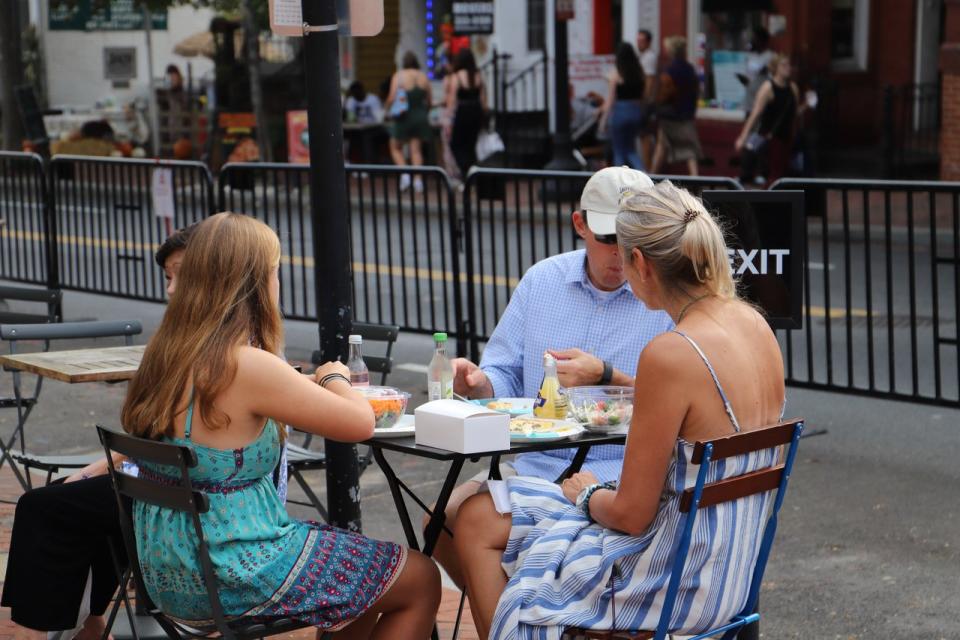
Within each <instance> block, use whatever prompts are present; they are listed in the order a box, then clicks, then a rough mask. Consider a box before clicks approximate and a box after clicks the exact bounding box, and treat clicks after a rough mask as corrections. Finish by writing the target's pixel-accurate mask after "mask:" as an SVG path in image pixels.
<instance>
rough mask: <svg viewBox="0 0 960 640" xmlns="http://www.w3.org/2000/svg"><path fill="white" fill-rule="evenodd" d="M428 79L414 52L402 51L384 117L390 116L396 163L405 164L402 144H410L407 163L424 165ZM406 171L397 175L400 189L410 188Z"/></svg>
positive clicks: (419, 187) (430, 132) (418, 185)
mask: <svg viewBox="0 0 960 640" xmlns="http://www.w3.org/2000/svg"><path fill="white" fill-rule="evenodd" d="M430 102H431V94H430V79H429V78H427V74H425V73H424V72H423V71H421V70H420V61H419V60H418V59H417V54H415V53H414V52H412V51H407V52H406V53H405V54H403V63H402V65H401V68H400V69H399V70H398V71H397V72H396V73H394V74H393V77H392V78H391V79H390V93H389V94H388V95H387V100H386V104H385V105H384V106H385V108H386V113H387V117H388V118H389V119H390V120H391V122H392V124H391V127H390V157H391V158H393V164H395V165H397V166H398V167H405V166H407V159H406V157H405V156H404V147H407V146H409V148H410V165H412V166H415V167H419V166H423V145H424V143H427V142H429V141H430V139H431V138H432V137H433V130H432V129H431V128H430ZM412 183H413V186H414V189H416V191H418V192H419V191H423V180H422V179H421V178H420V176H417V177H416V179H414V180H413V181H412ZM410 184H411V179H410V174H409V173H404V174H402V175H401V176H400V190H401V191H405V190H407V189H409V188H410Z"/></svg>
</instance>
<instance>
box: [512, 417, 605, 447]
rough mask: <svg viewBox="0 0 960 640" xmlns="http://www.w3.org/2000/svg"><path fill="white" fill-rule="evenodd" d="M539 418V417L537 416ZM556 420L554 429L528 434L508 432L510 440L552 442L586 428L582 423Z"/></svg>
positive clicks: (578, 432) (576, 433) (579, 432)
mask: <svg viewBox="0 0 960 640" xmlns="http://www.w3.org/2000/svg"><path fill="white" fill-rule="evenodd" d="M538 419H539V418H538ZM553 422H556V423H557V424H556V431H548V432H546V433H532V434H530V435H528V436H525V435H523V434H519V433H511V434H510V442H518V443H528V442H554V441H556V440H563V439H565V438H572V437H574V436H578V435H580V434H581V433H583V432H584V431H586V429H584V428H583V426H582V425H579V424H577V423H576V422H569V421H566V420H554V421H553Z"/></svg>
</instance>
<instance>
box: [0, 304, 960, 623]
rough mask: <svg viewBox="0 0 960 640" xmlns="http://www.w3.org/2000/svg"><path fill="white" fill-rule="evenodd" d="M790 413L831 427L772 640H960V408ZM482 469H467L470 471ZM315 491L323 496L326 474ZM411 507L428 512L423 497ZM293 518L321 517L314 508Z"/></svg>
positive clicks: (414, 478) (297, 331)
mask: <svg viewBox="0 0 960 640" xmlns="http://www.w3.org/2000/svg"><path fill="white" fill-rule="evenodd" d="M64 309H65V313H66V316H67V319H81V318H85V319H93V318H98V319H108V318H109V319H120V318H139V319H142V320H143V322H144V329H145V332H144V336H143V337H142V338H141V340H140V341H144V340H145V339H146V337H147V336H149V335H150V334H151V333H152V331H153V330H154V329H155V328H156V326H157V324H158V322H159V320H160V317H161V314H162V311H163V307H162V306H161V305H158V304H153V303H143V302H135V301H129V300H120V299H114V298H108V297H102V296H94V295H90V294H82V293H76V292H67V293H66V294H65V299H64ZM286 324H287V355H288V357H289V358H290V359H292V360H300V361H306V360H309V356H310V353H311V352H312V350H313V349H314V348H316V344H317V330H316V327H315V325H311V324H308V323H303V322H287V323H286ZM100 344H104V343H103V342H101V343H100ZM76 346H79V345H76ZM430 355H431V344H430V339H429V338H428V337H427V336H421V335H412V334H403V335H401V337H400V340H399V341H398V343H397V346H396V348H395V350H394V360H395V362H396V365H397V367H396V370H395V372H394V373H393V374H391V376H390V379H389V384H391V385H393V386H397V387H400V388H403V389H405V390H407V391H410V392H412V393H413V394H414V397H413V399H412V400H411V406H416V405H417V404H419V403H420V402H422V401H424V399H425V392H426V380H425V373H424V371H423V365H425V364H426V363H427V362H428V361H429V358H430ZM858 357H860V356H859V355H858ZM858 362H859V360H858ZM923 366H924V367H928V366H929V364H928V363H924V365H923ZM0 385H2V386H0V393H3V392H6V391H8V385H9V381H8V377H4V378H3V379H2V380H0ZM123 394H124V385H104V384H81V385H72V386H71V385H67V384H63V383H58V382H55V381H47V382H45V383H44V389H43V394H42V400H41V402H40V403H39V404H38V405H37V408H36V410H35V411H34V414H33V415H32V416H31V418H30V422H29V425H28V445H29V448H30V449H32V450H35V451H38V452H52V451H58V452H62V453H67V452H77V451H91V450H94V449H95V448H96V435H95V433H94V429H93V426H94V425H95V424H97V423H100V424H106V425H111V426H118V414H119V409H120V406H121V404H122V401H123ZM787 415H788V416H803V417H804V418H806V420H807V424H808V429H810V430H817V429H826V430H827V433H826V434H825V435H819V436H815V437H811V438H806V439H804V440H803V441H802V442H801V448H800V452H799V456H798V459H797V463H796V466H795V470H794V475H793V478H792V480H791V484H790V490H789V492H788V495H787V498H786V502H785V505H784V508H783V511H782V512H781V518H780V523H779V529H778V533H777V540H776V542H775V544H774V547H773V553H772V557H771V560H770V563H769V567H768V570H767V575H766V579H765V581H764V588H763V592H762V599H761V603H762V612H763V615H764V621H763V624H762V633H763V637H765V638H837V639H841V638H842V639H844V640H850V639H858V640H859V639H868V638H880V637H883V638H898V639H900V638H903V639H909V638H933V639H955V638H960V588H958V582H957V580H958V577H957V576H958V574H960V502H958V500H957V497H956V488H957V487H958V486H960V467H958V465H957V464H956V460H957V459H958V458H960V437H958V433H957V429H958V428H960V411H958V410H956V409H946V408H942V407H936V406H928V405H919V404H908V403H901V402H891V401H884V400H876V399H871V398H866V397H860V396H850V395H841V394H836V393H825V392H814V391H806V390H800V389H795V388H790V389H788V403H787ZM13 420H14V415H13V412H11V411H4V412H0V433H3V434H6V433H9V432H10V430H11V429H12V426H13ZM391 461H392V463H393V464H394V466H395V469H396V470H397V472H398V474H399V475H400V476H401V478H403V479H404V480H405V481H406V482H407V483H408V484H409V485H410V486H411V488H413V489H414V491H417V492H418V493H422V494H423V495H425V496H435V495H436V494H437V493H438V492H439V490H440V485H441V482H442V479H443V477H444V475H445V472H446V467H445V465H443V464H441V463H432V462H426V461H420V460H414V459H403V458H402V456H398V455H396V454H394V455H393V456H392V457H391ZM480 469H481V465H470V464H468V465H467V466H466V468H465V469H464V471H463V473H462V476H461V477H468V475H470V474H472V473H475V472H476V471H478V470H480ZM311 483H312V484H314V486H315V487H316V488H317V489H320V490H323V487H324V477H323V473H322V472H319V473H314V474H313V477H312V478H311ZM361 501H362V512H363V526H364V532H365V533H367V534H369V535H372V536H375V537H380V538H385V539H390V540H394V541H397V542H403V533H402V531H401V529H400V527H399V524H398V521H397V518H396V511H395V508H394V505H393V501H392V498H391V497H390V493H389V491H388V489H387V486H386V482H385V480H384V477H383V475H382V473H380V471H379V470H378V469H377V468H376V466H375V465H374V466H371V467H370V468H368V469H367V471H366V472H365V473H364V475H363V477H362V478H361ZM408 508H410V510H411V513H416V506H415V505H414V504H413V503H410V502H408ZM291 512H292V513H294V515H297V516H300V517H315V514H313V513H311V511H310V510H309V509H307V508H303V507H291ZM0 515H3V514H0ZM3 517H6V518H9V513H7V514H6V515H3ZM0 538H2V535H0ZM0 541H2V539H0ZM446 637H449V636H446Z"/></svg>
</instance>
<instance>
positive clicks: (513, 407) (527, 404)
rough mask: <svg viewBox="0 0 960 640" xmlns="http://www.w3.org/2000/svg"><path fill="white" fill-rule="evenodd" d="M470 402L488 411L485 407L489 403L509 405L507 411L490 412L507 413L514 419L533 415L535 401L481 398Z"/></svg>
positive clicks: (531, 399)
mask: <svg viewBox="0 0 960 640" xmlns="http://www.w3.org/2000/svg"><path fill="white" fill-rule="evenodd" d="M470 402H472V403H474V404H478V405H480V406H481V407H483V408H484V409H489V407H488V406H487V405H488V404H489V403H491V402H507V403H509V404H510V408H509V409H492V411H498V412H500V413H508V414H510V415H511V416H515V417H516V416H524V415H528V414H531V413H533V403H534V402H536V400H534V399H533V398H483V399H481V400H471V401H470Z"/></svg>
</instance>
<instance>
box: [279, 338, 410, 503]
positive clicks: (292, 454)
mask: <svg viewBox="0 0 960 640" xmlns="http://www.w3.org/2000/svg"><path fill="white" fill-rule="evenodd" d="M353 330H354V332H356V333H358V334H360V335H361V336H363V341H364V343H365V344H367V343H370V342H377V343H380V342H383V343H386V349H385V351H384V354H383V355H382V356H373V355H367V354H364V355H363V361H364V362H365V363H366V365H367V369H369V370H370V373H379V374H380V384H386V383H387V375H389V373H390V372H391V371H393V358H392V357H391V354H392V353H393V345H394V343H395V342H396V341H397V336H399V335H400V327H398V326H397V325H395V324H394V325H385V324H368V323H365V322H355V323H354V324H353ZM311 360H312V362H313V364H315V365H317V364H320V352H319V351H314V352H313V356H312V358H311ZM312 440H313V435H312V434H309V433H308V434H306V436H305V437H304V440H303V445H302V446H297V445H295V444H292V443H288V444H287V469H288V470H289V474H290V479H291V480H295V481H296V483H297V484H298V485H299V486H300V489H301V490H303V493H304V494H305V495H306V496H307V500H309V502H304V501H302V500H291V499H290V498H287V502H289V503H291V504H298V505H301V506H304V507H313V508H314V509H316V510H317V513H318V514H320V517H321V518H323V520H324V521H325V522H326V521H329V516H328V515H327V508H326V506H324V504H323V502H321V501H320V498H319V497H317V494H316V492H314V490H313V489H311V488H310V485H309V484H308V483H307V481H306V479H305V478H304V477H303V474H304V473H305V472H307V471H317V470H319V469H325V468H326V466H327V458H326V455H325V454H324V453H323V452H322V451H312V450H310V443H311V442H312ZM372 461H373V456H372V455H371V454H370V450H369V448H367V451H365V452H363V453H361V454H360V456H359V464H360V473H363V471H364V470H365V469H366V468H367V467H368V466H370V463H371V462H372Z"/></svg>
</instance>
